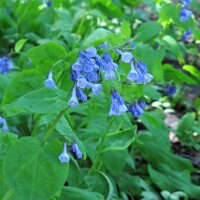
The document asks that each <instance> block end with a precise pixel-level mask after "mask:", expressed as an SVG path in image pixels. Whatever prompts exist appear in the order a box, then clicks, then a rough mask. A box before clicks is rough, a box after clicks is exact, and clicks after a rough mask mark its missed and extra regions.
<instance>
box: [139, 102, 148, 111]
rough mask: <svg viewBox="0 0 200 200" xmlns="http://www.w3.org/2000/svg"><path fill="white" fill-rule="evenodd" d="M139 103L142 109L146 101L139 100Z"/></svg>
mask: <svg viewBox="0 0 200 200" xmlns="http://www.w3.org/2000/svg"><path fill="white" fill-rule="evenodd" d="M139 105H140V107H141V108H142V109H144V108H145V107H146V105H147V103H146V102H145V101H144V100H139Z"/></svg>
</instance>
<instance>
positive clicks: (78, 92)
mask: <svg viewBox="0 0 200 200" xmlns="http://www.w3.org/2000/svg"><path fill="white" fill-rule="evenodd" d="M76 96H77V97H78V98H79V99H81V101H83V102H85V101H87V96H86V95H85V94H84V93H83V91H82V90H81V89H80V88H76Z"/></svg>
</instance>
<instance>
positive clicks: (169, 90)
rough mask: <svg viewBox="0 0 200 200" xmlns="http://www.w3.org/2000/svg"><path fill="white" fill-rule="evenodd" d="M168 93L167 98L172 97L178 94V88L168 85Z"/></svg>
mask: <svg viewBox="0 0 200 200" xmlns="http://www.w3.org/2000/svg"><path fill="white" fill-rule="evenodd" d="M166 93H167V96H171V95H173V94H175V93H176V86H175V85H169V84H168V85H167V86H166Z"/></svg>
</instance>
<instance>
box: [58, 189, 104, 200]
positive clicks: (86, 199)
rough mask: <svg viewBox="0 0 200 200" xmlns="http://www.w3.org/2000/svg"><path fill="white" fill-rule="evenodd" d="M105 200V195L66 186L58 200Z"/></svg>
mask: <svg viewBox="0 0 200 200" xmlns="http://www.w3.org/2000/svg"><path fill="white" fill-rule="evenodd" d="M66 199H67V200H104V197H103V195H101V194H99V193H97V192H91V191H88V190H86V189H80V188H76V187H70V186H67V187H64V188H63V189H62V194H61V197H59V198H58V200H66Z"/></svg>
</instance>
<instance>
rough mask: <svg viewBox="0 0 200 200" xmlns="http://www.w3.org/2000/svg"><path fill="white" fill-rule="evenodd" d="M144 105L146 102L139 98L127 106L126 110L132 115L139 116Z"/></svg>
mask: <svg viewBox="0 0 200 200" xmlns="http://www.w3.org/2000/svg"><path fill="white" fill-rule="evenodd" d="M145 107H146V102H145V101H144V100H139V101H138V102H134V103H133V104H131V105H130V106H129V107H128V111H129V112H130V113H131V114H132V115H133V116H134V117H139V116H140V115H141V114H142V113H143V112H144V108H145Z"/></svg>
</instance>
